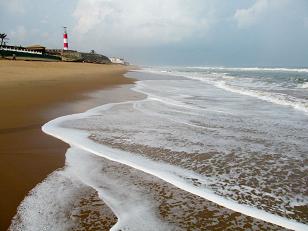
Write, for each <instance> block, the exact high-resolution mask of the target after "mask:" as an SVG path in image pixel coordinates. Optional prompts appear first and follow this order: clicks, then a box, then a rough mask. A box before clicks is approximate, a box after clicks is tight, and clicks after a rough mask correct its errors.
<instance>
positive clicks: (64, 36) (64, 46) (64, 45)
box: [63, 27, 68, 50]
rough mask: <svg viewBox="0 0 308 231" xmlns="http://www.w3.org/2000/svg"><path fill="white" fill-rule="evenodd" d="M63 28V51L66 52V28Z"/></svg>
mask: <svg viewBox="0 0 308 231" xmlns="http://www.w3.org/2000/svg"><path fill="white" fill-rule="evenodd" d="M63 28H64V33H63V50H68V40H67V28H66V27H63Z"/></svg>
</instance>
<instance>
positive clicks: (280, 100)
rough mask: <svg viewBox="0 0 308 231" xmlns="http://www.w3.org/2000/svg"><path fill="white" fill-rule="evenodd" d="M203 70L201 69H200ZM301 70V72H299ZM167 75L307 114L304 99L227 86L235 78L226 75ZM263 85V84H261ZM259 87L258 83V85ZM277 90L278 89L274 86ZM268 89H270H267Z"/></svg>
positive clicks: (253, 84)
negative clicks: (192, 80) (196, 81)
mask: <svg viewBox="0 0 308 231" xmlns="http://www.w3.org/2000/svg"><path fill="white" fill-rule="evenodd" d="M202 68H203V67H202ZM205 69H208V70H217V69H222V70H239V71H244V70H246V71H247V70H250V71H252V70H268V71H292V70H293V71H298V72H306V71H304V70H307V72H308V69H287V68H212V67H209V68H205ZM300 70H302V71H300ZM140 71H141V72H142V71H144V72H149V73H155V74H161V71H160V70H156V69H151V68H148V69H145V70H140ZM164 74H166V73H164ZM168 75H170V76H181V77H186V78H190V79H194V80H199V81H202V82H204V83H207V84H211V85H214V86H215V87H218V88H221V89H224V90H226V91H230V92H233V93H237V94H242V95H247V96H251V97H256V98H258V99H261V100H264V101H267V102H270V103H274V104H278V105H283V106H289V107H292V108H294V109H296V110H299V111H303V112H305V113H308V101H307V100H306V99H301V98H297V97H294V96H291V95H287V94H283V93H277V92H271V91H266V90H263V89H260V90H253V89H249V85H251V86H252V87H256V86H257V84H258V83H256V82H254V83H249V85H248V86H247V87H241V86H235V85H232V84H228V83H227V82H226V81H227V80H234V79H235V78H234V77H232V76H228V75H226V73H215V72H212V73H210V74H206V73H198V72H182V71H178V70H174V71H172V72H168ZM244 80H246V81H251V80H252V79H245V78H241V79H240V80H239V81H240V84H241V85H244ZM263 84H265V83H263ZM259 85H260V83H259ZM300 87H301V88H308V85H307V83H304V84H302V85H301V86H300ZM276 88H277V89H280V88H278V87H277V86H276ZM269 89H271V88H270V87H269Z"/></svg>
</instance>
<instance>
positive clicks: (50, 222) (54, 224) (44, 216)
mask: <svg viewBox="0 0 308 231" xmlns="http://www.w3.org/2000/svg"><path fill="white" fill-rule="evenodd" d="M86 190H87V189H86V187H85V186H84V185H83V184H82V183H81V182H80V181H79V180H78V179H76V178H74V177H72V176H70V175H69V174H67V173H66V172H65V171H61V170H59V171H55V172H54V173H52V174H50V175H49V176H48V177H47V178H46V179H45V180H44V181H43V182H41V183H40V184H38V185H37V186H36V187H35V188H34V189H32V190H31V191H30V193H29V194H28V195H27V196H26V197H25V199H24V200H23V201H22V203H21V204H20V205H19V207H18V210H17V214H16V215H15V217H14V218H13V220H12V224H11V226H10V228H9V230H12V231H13V230H14V231H16V230H18V231H41V230H71V229H73V228H74V227H75V223H74V219H72V216H71V214H72V212H73V210H74V209H73V208H74V205H75V201H76V200H77V199H79V197H80V196H81V195H82V194H83V193H84V191H86Z"/></svg>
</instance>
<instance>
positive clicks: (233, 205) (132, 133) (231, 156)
mask: <svg viewBox="0 0 308 231" xmlns="http://www.w3.org/2000/svg"><path fill="white" fill-rule="evenodd" d="M126 75H127V77H128V78H134V79H136V83H135V84H134V86H133V87H132V88H131V90H132V91H135V92H137V93H139V94H140V96H141V97H140V98H138V99H136V100H131V101H124V102H119V103H110V104H105V105H102V106H100V107H97V108H94V109H91V110H89V111H86V112H84V113H81V114H74V115H67V116H64V117H60V118H57V119H55V120H52V121H50V122H48V123H47V124H45V125H44V126H43V127H42V130H43V131H44V132H45V133H47V134H49V135H51V136H54V137H56V138H58V139H60V140H62V141H63V142H66V143H68V144H69V145H70V148H69V149H68V150H67V153H66V164H65V166H64V167H63V169H59V170H57V171H55V172H53V173H52V174H50V175H49V176H48V177H47V178H46V179H45V180H44V181H43V182H41V183H40V184H39V185H37V186H36V187H35V188H34V189H33V190H32V191H31V192H30V193H29V195H28V196H27V197H26V198H25V199H24V200H23V202H22V203H21V204H20V206H19V208H18V212H17V214H16V216H15V218H14V219H13V222H12V225H11V229H12V230H104V229H110V230H117V231H120V230H301V231H304V230H308V69H307V68H306V69H305V68H257V67H253V68H247V67H246V68H234V67H232V68H230V67H203V66H200V67H150V66H145V67H142V68H139V69H137V70H133V71H130V72H129V73H127V74H126ZM89 195H90V196H89ZM91 195H92V196H91ZM91 198H92V199H91ZM93 198H94V199H93ZM108 209H109V210H108ZM112 220H114V222H112ZM108 222H109V223H108ZM107 223H108V224H107ZM106 224H107V226H103V225H106ZM108 225H109V226H108ZM102 227H105V228H102Z"/></svg>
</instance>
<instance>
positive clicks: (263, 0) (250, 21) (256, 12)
mask: <svg viewBox="0 0 308 231" xmlns="http://www.w3.org/2000/svg"><path fill="white" fill-rule="evenodd" d="M296 5H297V4H294V1H291V0H256V1H255V3H254V4H253V5H252V6H251V7H249V8H245V9H237V10H236V12H235V14H234V19H235V20H236V22H237V25H238V27H239V28H248V27H251V26H254V25H256V24H259V23H261V22H262V23H264V24H266V21H267V20H270V19H273V17H276V19H275V20H277V19H278V20H283V18H284V17H286V16H287V15H285V14H286V13H287V12H288V8H294V6H296ZM283 14H284V15H283Z"/></svg>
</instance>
